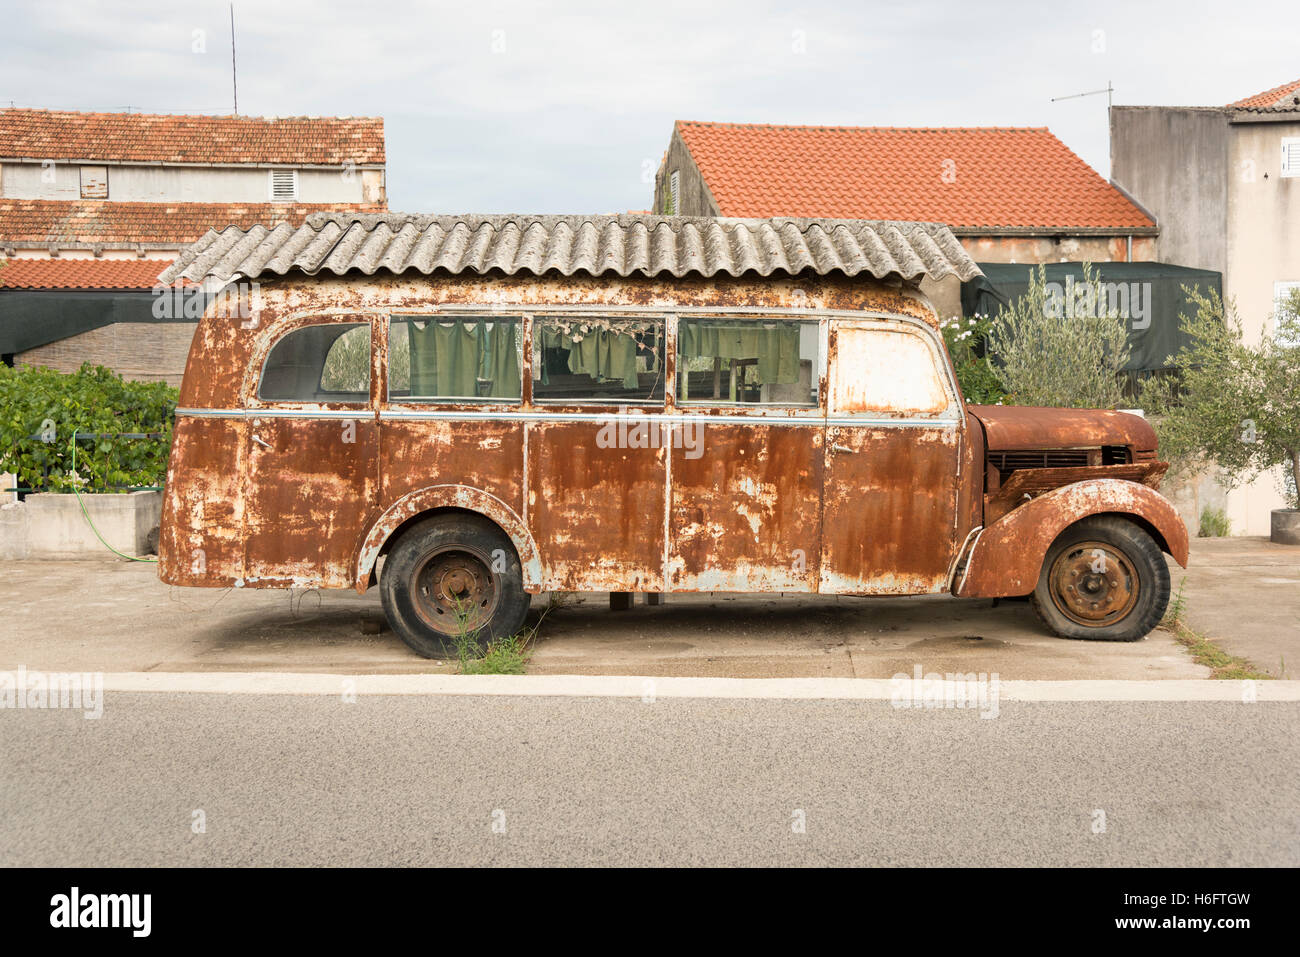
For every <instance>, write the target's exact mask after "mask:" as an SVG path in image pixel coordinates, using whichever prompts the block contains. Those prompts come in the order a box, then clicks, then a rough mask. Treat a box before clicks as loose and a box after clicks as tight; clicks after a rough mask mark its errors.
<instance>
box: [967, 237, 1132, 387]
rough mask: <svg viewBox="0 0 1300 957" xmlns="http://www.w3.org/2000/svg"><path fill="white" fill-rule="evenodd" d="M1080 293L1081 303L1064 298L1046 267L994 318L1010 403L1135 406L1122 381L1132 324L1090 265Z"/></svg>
mask: <svg viewBox="0 0 1300 957" xmlns="http://www.w3.org/2000/svg"><path fill="white" fill-rule="evenodd" d="M1073 289H1074V292H1073V295H1074V297H1075V301H1074V302H1066V301H1064V299H1063V298H1062V297H1061V296H1060V295H1059V293H1060V289H1059V287H1058V284H1056V283H1048V281H1047V271H1046V269H1045V267H1043V266H1042V265H1039V267H1038V268H1037V269H1036V270H1034V271H1033V272H1032V273H1030V279H1029V289H1028V290H1027V291H1026V292H1025V294H1024V295H1023V296H1021V297H1020V298H1019V299H1017V300H1016V301H1015V302H1013V303H1011V305H1010V306H1008V307H1007V308H1004V309H1003V310H1001V311H1000V312H999V313H998V314H997V316H995V317H994V319H993V322H992V325H991V328H990V329H989V331H988V347H989V351H990V353H991V354H992V355H993V357H994V362H995V365H996V368H997V372H998V376H999V378H1001V380H1002V381H1003V382H1004V383H1005V384H1006V387H1007V392H1008V393H1010V395H1009V398H1008V400H1007V401H1008V403H1009V404H1011V405H1038V406H1053V407H1056V408H1067V409H1068V408H1074V409H1115V408H1119V407H1120V406H1123V405H1125V404H1126V403H1127V401H1128V400H1126V399H1125V397H1124V388H1123V385H1122V382H1121V378H1120V372H1121V371H1122V370H1123V368H1124V366H1126V365H1127V364H1128V360H1129V355H1130V348H1129V343H1128V328H1127V322H1126V320H1125V319H1124V318H1122V317H1121V316H1120V315H1119V313H1118V312H1117V311H1113V310H1111V309H1110V307H1109V305H1108V303H1109V299H1108V297H1107V296H1106V294H1105V289H1104V287H1103V285H1102V281H1101V279H1100V278H1099V277H1098V275H1097V271H1096V270H1095V269H1093V268H1092V265H1091V264H1090V263H1084V264H1083V279H1082V280H1081V281H1080V282H1077V283H1075V284H1074V286H1073Z"/></svg>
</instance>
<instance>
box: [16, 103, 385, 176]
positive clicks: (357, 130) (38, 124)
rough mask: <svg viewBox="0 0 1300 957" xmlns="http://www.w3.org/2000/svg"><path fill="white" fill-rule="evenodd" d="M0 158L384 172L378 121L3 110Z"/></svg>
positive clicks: (367, 119)
mask: <svg viewBox="0 0 1300 957" xmlns="http://www.w3.org/2000/svg"><path fill="white" fill-rule="evenodd" d="M0 158H21V159H36V160H46V159H52V160H100V161H109V162H114V161H116V162H136V163H199V164H213V163H215V164H232V163H261V164H283V165H286V166H342V165H343V164H345V163H353V164H354V165H357V166H367V165H382V164H383V162H384V121H383V119H381V118H379V117H366V116H356V117H333V116H330V117H314V116H289V117H282V118H266V117H257V116H197V115H195V116H168V115H156V114H148V113H73V112H66V111H60V110H18V109H10V110H0Z"/></svg>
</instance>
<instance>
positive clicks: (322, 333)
mask: <svg viewBox="0 0 1300 957" xmlns="http://www.w3.org/2000/svg"><path fill="white" fill-rule="evenodd" d="M257 396H258V398H259V399H265V400H269V401H275V402H363V403H364V402H369V401H370V324H369V323H364V322H363V323H341V322H335V323H320V324H318V325H313V326H304V327H303V328H301V329H295V330H293V331H292V332H290V333H289V334H288V335H286V336H284V338H282V339H280V340H279V341H278V342H277V343H276V344H275V345H274V346H272V347H271V352H270V355H268V356H267V358H266V364H265V365H264V366H263V367H262V377H261V380H260V382H259V383H258V390H257Z"/></svg>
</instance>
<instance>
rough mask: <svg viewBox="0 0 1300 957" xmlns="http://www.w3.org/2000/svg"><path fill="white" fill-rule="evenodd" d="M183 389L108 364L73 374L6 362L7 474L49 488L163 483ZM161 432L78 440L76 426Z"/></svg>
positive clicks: (2, 463) (1, 456) (1, 422)
mask: <svg viewBox="0 0 1300 957" xmlns="http://www.w3.org/2000/svg"><path fill="white" fill-rule="evenodd" d="M176 398H177V395H176V390H175V389H174V388H172V387H171V386H168V385H166V384H165V383H161V382H126V381H124V380H123V379H122V377H121V376H119V375H118V374H117V373H115V372H113V371H112V370H111V369H106V368H104V367H103V366H92V365H90V364H89V363H87V364H85V365H83V366H82V367H81V368H80V369H78V370H77V371H76V372H73V373H63V372H55V371H54V370H53V369H46V368H44V367H40V366H28V367H23V368H18V369H11V368H8V367H4V366H0V472H12V473H14V474H15V475H17V476H18V485H19V486H20V487H24V488H34V489H37V490H41V491H51V492H62V491H71V490H72V489H73V488H74V487H75V488H79V489H82V490H89V491H95V492H100V491H124V490H125V489H127V488H130V487H139V486H149V485H161V484H162V483H163V478H164V476H165V475H166V473H167V456H168V453H169V452H170V450H171V438H172V421H173V419H174V418H175V414H176ZM74 431H76V432H79V433H94V432H101V433H102V432H137V433H138V432H158V433H162V438H154V439H129V438H122V437H114V436H107V437H103V438H97V439H93V440H86V439H82V440H79V441H78V442H77V460H76V461H77V471H76V474H75V475H74V474H73V472H72V436H73V432H74Z"/></svg>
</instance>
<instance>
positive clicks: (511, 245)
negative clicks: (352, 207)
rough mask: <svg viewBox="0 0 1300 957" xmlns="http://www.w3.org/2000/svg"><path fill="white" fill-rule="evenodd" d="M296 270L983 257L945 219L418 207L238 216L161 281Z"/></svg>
mask: <svg viewBox="0 0 1300 957" xmlns="http://www.w3.org/2000/svg"><path fill="white" fill-rule="evenodd" d="M290 270H301V271H302V272H304V273H307V274H309V275H317V274H321V273H330V274H333V275H335V276H342V275H344V274H347V273H362V274H364V275H367V276H371V275H374V274H375V273H376V272H378V271H379V270H387V271H389V272H392V273H394V274H399V273H405V272H421V273H424V274H425V275H428V274H430V273H432V272H434V271H435V270H441V271H445V272H448V273H453V274H455V273H464V272H474V273H488V272H501V273H504V274H506V275H514V274H516V273H524V272H527V273H532V274H533V275H542V274H543V273H547V272H551V271H556V272H559V273H561V274H562V275H565V276H570V275H573V274H574V273H579V272H581V273H586V274H589V275H592V276H599V275H602V274H605V273H614V274H616V275H619V276H630V275H633V274H639V275H642V276H647V277H649V276H659V275H664V274H668V275H672V276H678V277H680V276H684V275H687V274H697V275H701V276H705V277H709V276H717V275H725V276H742V275H745V274H747V273H756V274H757V275H760V276H769V275H773V274H788V275H793V274H796V273H801V272H804V271H811V272H815V273H817V274H818V275H829V274H839V275H845V276H856V275H859V274H864V273H865V274H866V275H869V276H874V277H876V278H884V277H886V276H901V277H902V278H904V279H914V278H917V277H920V276H929V277H932V278H935V279H940V278H943V277H944V276H949V275H956V276H959V277H960V278H961V279H963V280H965V279H971V278H973V277H975V276H978V275H979V274H980V271H979V267H978V266H976V265H975V263H974V261H973V260H972V259H971V258H970V256H968V255H967V254H966V251H965V250H964V249H963V248H962V246H961V244H960V243H959V242H958V241H957V239H956V237H955V236H953V234H952V231H951V230H950V229H949V228H948V227H947V226H944V225H941V224H938V223H902V222H873V221H867V220H852V219H848V220H844V219H697V218H693V217H683V216H410V215H402V214H396V213H390V214H380V215H359V214H337V213H318V214H315V215H312V216H309V217H307V220H306V222H305V223H304V224H303V225H302V226H300V227H298V228H297V229H295V228H293V227H292V226H289V225H287V224H281V225H279V226H276V227H275V228H274V229H267V228H266V227H263V226H253V227H252V228H250V229H247V230H243V229H239V228H237V227H234V226H230V227H227V228H226V229H224V230H223V231H221V232H217V231H215V230H213V231H210V232H209V233H208V234H207V235H206V236H204V237H203V238H202V239H200V240H199V241H198V242H196V243H195V244H194V245H192V246H190V247H189V248H188V249H186V250H184V251H183V252H182V253H181V255H180V256H179V257H178V258H177V260H176V263H175V265H173V266H172V267H171V268H170V269H168V270H167V271H166V272H164V273H163V274H162V277H161V278H162V281H163V282H165V283H170V282H173V281H175V280H176V279H177V278H182V279H188V280H192V281H199V280H203V279H205V278H209V277H212V278H216V279H220V280H222V281H225V280H229V279H231V278H232V277H234V276H242V277H245V278H248V279H255V278H257V277H258V276H264V275H267V274H268V273H270V274H274V275H277V276H283V275H284V274H285V273H287V272H289V271H290Z"/></svg>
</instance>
